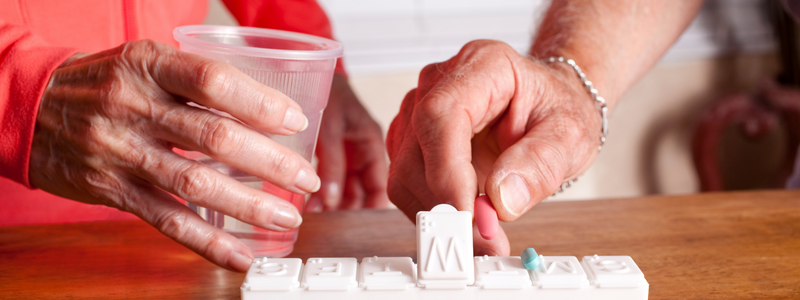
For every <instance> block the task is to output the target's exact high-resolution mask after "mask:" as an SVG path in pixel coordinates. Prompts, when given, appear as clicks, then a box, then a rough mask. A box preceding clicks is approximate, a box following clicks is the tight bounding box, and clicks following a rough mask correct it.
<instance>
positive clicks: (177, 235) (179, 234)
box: [153, 210, 188, 241]
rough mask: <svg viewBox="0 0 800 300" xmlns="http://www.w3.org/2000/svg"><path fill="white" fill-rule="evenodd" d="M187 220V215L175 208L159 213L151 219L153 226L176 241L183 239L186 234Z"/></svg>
mask: <svg viewBox="0 0 800 300" xmlns="http://www.w3.org/2000/svg"><path fill="white" fill-rule="evenodd" d="M187 222H188V216H187V215H186V214H183V213H181V212H180V211H177V210H169V211H166V212H164V213H162V214H161V215H159V216H158V217H157V218H156V219H155V220H154V221H153V223H154V224H153V226H154V227H156V228H158V231H161V232H162V233H164V234H165V235H167V236H170V237H172V238H173V239H175V240H176V241H185V240H186V235H187V234H188V230H187V228H186V224H187Z"/></svg>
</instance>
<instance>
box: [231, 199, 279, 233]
mask: <svg viewBox="0 0 800 300" xmlns="http://www.w3.org/2000/svg"><path fill="white" fill-rule="evenodd" d="M272 210H273V208H272V205H271V203H270V201H266V200H263V199H256V198H255V197H248V198H247V200H244V201H242V204H241V209H239V210H238V211H240V212H241V213H240V214H239V216H238V219H240V220H243V221H245V222H248V223H251V222H252V223H257V224H254V225H257V226H264V225H268V224H270V223H271V222H272V213H271V211H272ZM258 223H261V224H258Z"/></svg>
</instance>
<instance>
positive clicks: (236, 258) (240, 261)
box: [228, 252, 253, 272]
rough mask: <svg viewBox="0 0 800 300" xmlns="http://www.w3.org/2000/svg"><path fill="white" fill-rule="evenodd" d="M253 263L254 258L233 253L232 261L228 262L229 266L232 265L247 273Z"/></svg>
mask: <svg viewBox="0 0 800 300" xmlns="http://www.w3.org/2000/svg"><path fill="white" fill-rule="evenodd" d="M252 262H253V258H252V257H250V256H247V255H245V254H242V253H239V252H233V254H231V259H230V260H229V261H228V264H230V265H231V267H233V268H234V269H237V270H239V271H242V272H247V270H248V269H250V264H251V263H252Z"/></svg>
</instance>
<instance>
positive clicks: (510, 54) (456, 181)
mask: <svg viewBox="0 0 800 300" xmlns="http://www.w3.org/2000/svg"><path fill="white" fill-rule="evenodd" d="M600 126H601V124H600V115H599V112H598V110H597V108H595V106H594V102H593V100H592V99H591V97H590V96H589V94H588V93H587V92H586V90H585V89H584V88H583V86H582V84H581V82H580V81H579V80H578V79H577V77H576V75H575V73H574V71H573V70H572V69H571V68H569V67H568V66H566V65H565V64H546V63H543V62H540V61H534V60H530V59H528V58H526V57H523V56H521V55H519V54H518V53H517V52H516V51H514V49H512V48H511V47H509V46H508V45H506V44H504V43H501V42H496V41H485V40H484V41H474V42H471V43H469V44H467V45H466V46H464V47H463V48H462V49H461V51H460V52H459V53H458V54H457V55H456V56H455V57H453V58H451V59H450V60H448V61H445V62H443V63H438V64H432V65H428V66H427V67H425V68H424V69H423V70H422V72H421V73H420V77H419V86H418V87H417V89H414V90H412V91H410V92H409V93H408V94H407V95H406V97H405V99H404V100H403V104H402V106H401V109H400V113H399V114H398V116H397V117H396V118H395V119H394V121H393V122H392V125H391V127H390V128H389V134H388V135H389V136H388V140H387V148H388V151H389V157H390V159H391V161H392V163H391V165H390V174H389V185H388V192H389V197H390V199H391V200H392V202H393V203H394V204H395V205H397V206H398V207H399V208H400V209H402V210H403V211H404V212H405V213H406V215H407V216H408V217H409V218H410V219H412V220H414V216H415V214H416V212H417V211H420V210H429V209H430V208H432V207H433V206H435V205H436V204H439V203H448V204H451V205H453V206H455V207H456V208H457V209H458V210H462V211H473V205H474V201H475V197H476V196H477V195H478V193H486V194H487V195H488V196H489V197H490V198H491V201H492V204H493V205H494V207H495V209H496V210H497V214H498V217H499V219H500V220H501V221H505V222H509V221H513V220H516V219H517V218H519V217H520V216H521V215H522V214H524V213H525V212H527V211H528V210H529V209H531V207H533V206H534V205H536V204H537V203H539V202H540V201H542V200H543V199H544V198H546V197H547V196H550V195H552V194H553V193H554V192H555V191H556V190H557V189H558V187H559V186H560V185H561V183H562V182H563V181H564V180H565V179H571V178H575V177H577V176H578V175H580V174H581V173H583V172H584V171H586V169H588V168H589V166H590V164H591V162H592V161H593V159H594V157H595V156H596V154H597V147H598V145H599V143H600ZM473 236H474V241H475V245H474V246H475V248H474V249H475V252H476V253H475V255H483V254H488V255H509V244H508V238H507V237H506V235H505V233H504V232H502V230H501V231H499V232H498V236H497V237H496V238H494V239H492V240H484V239H483V238H481V237H480V235H479V234H477V233H475V234H474V235H473Z"/></svg>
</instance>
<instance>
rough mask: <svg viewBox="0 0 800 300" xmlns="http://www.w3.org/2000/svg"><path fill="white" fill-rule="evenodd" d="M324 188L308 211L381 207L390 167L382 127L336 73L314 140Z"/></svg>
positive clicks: (345, 81) (312, 198)
mask: <svg viewBox="0 0 800 300" xmlns="http://www.w3.org/2000/svg"><path fill="white" fill-rule="evenodd" d="M317 157H318V158H319V166H318V171H319V172H318V174H319V176H320V179H321V180H322V188H321V189H320V190H319V192H317V193H315V194H314V195H312V196H311V199H309V201H308V204H307V206H306V208H307V209H308V210H309V211H315V210H319V208H324V209H325V210H337V209H359V208H385V207H386V206H387V205H388V204H389V198H388V196H387V195H386V181H387V178H388V176H389V175H388V174H389V172H388V167H387V163H386V150H385V147H384V145H383V134H382V133H381V128H380V126H379V125H378V123H376V122H375V121H374V120H373V119H372V117H370V116H369V113H368V112H367V110H366V109H364V107H363V106H362V105H361V103H360V102H359V101H358V98H356V96H355V94H354V93H353V90H352V89H351V88H350V85H349V84H348V82H347V78H345V77H344V76H341V75H338V74H337V75H334V77H333V85H332V86H331V96H330V100H329V102H328V106H327V107H326V108H325V114H324V115H323V117H322V125H321V126H320V133H319V142H318V143H317Z"/></svg>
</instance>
